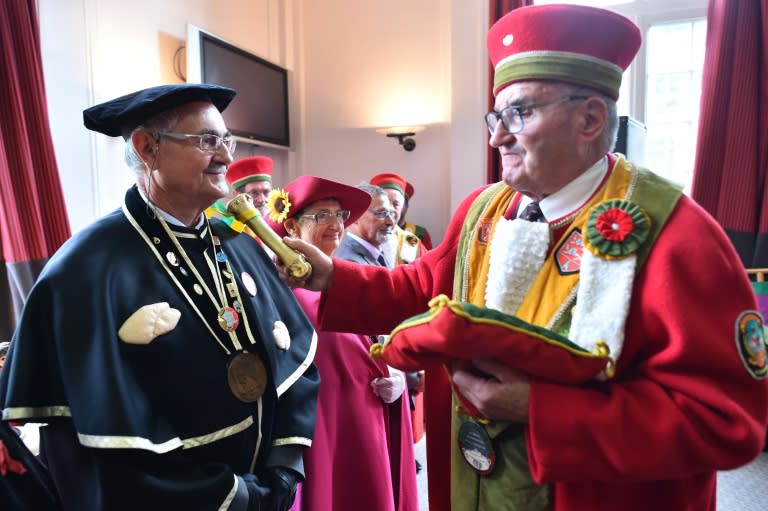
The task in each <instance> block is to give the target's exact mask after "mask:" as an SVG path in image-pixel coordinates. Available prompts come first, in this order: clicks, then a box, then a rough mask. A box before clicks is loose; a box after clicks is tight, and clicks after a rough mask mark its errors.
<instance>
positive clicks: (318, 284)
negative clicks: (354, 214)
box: [286, 5, 768, 511]
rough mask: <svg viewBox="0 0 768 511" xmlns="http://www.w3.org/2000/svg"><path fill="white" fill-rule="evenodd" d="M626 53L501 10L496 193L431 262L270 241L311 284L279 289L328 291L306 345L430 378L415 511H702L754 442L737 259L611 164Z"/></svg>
mask: <svg viewBox="0 0 768 511" xmlns="http://www.w3.org/2000/svg"><path fill="white" fill-rule="evenodd" d="M640 44H641V33H640V30H639V29H638V28H637V27H636V26H635V25H634V24H633V23H632V22H631V21H630V20H628V19H627V18H625V17H623V16H621V15H619V14H617V13H614V12H611V11H608V10H604V9H596V8H590V7H584V6H575V5H536V6H531V7H523V8H520V9H515V10H513V11H511V12H510V13H508V14H507V15H505V16H504V17H502V18H501V19H500V20H499V21H498V22H496V23H495V24H494V25H493V26H492V27H491V29H490V30H489V33H488V39H487V46H488V52H489V55H490V58H491V61H492V63H493V65H494V86H493V91H494V94H495V108H494V110H493V111H492V112H489V113H488V114H487V115H486V117H485V121H486V124H487V127H488V130H489V131H490V134H491V135H490V140H489V143H490V145H491V146H492V147H494V148H497V149H498V150H499V153H500V156H501V163H502V168H503V181H502V182H499V183H495V184H492V185H489V186H485V187H483V188H480V189H478V190H475V191H474V192H472V193H471V194H470V195H469V197H468V198H467V199H465V200H464V202H463V203H462V204H461V205H460V206H459V207H458V209H457V211H456V213H455V214H454V216H453V218H452V219H451V222H450V224H449V225H448V228H447V231H446V235H445V239H444V241H443V242H442V243H441V244H440V246H438V247H437V248H435V249H433V250H431V251H429V252H427V253H426V254H425V255H424V256H422V257H420V258H419V259H417V260H416V261H414V262H413V263H411V264H409V265H404V266H399V267H397V268H394V269H393V270H384V269H379V268H374V267H363V266H354V265H350V264H348V263H346V262H344V261H340V260H336V259H329V258H327V257H325V256H324V255H323V254H320V253H318V252H317V251H315V250H312V248H311V247H309V246H307V245H306V244H302V243H301V242H300V241H290V240H289V241H287V243H289V244H290V245H291V246H292V247H295V248H297V249H300V250H301V251H302V252H304V253H305V254H306V256H307V258H308V260H309V261H310V262H311V264H312V267H313V274H312V276H311V278H310V279H309V280H307V281H305V282H291V283H292V284H294V285H296V284H302V285H304V286H306V287H308V288H310V289H319V290H323V291H324V293H323V297H322V300H321V305H320V307H321V310H320V325H321V328H323V329H331V330H332V329H338V328H341V327H343V328H344V329H345V330H346V331H354V332H360V333H367V332H378V331H382V330H386V329H392V328H395V327H397V328H396V330H395V331H394V332H393V335H392V337H390V343H389V344H387V345H385V346H383V347H382V348H380V349H378V350H377V353H374V354H375V355H377V356H380V357H382V358H383V359H384V360H385V361H386V362H387V363H388V364H390V365H393V366H395V367H397V366H398V365H400V366H401V368H403V369H412V368H413V366H414V365H419V364H423V367H425V368H426V370H427V382H428V384H427V389H426V398H425V402H426V403H427V421H426V423H427V439H428V443H427V456H428V458H427V461H428V474H429V481H430V485H429V497H430V509H433V510H447V509H454V510H461V511H466V510H494V511H497V510H518V509H526V510H531V509H535V510H555V511H603V510H605V511H608V510H614V509H622V510H623V511H626V510H630V511H634V510H636V511H647V510H651V509H652V510H670V511H672V510H674V511H702V510H703V511H714V509H715V506H716V474H717V471H719V470H729V469H732V468H735V467H738V466H740V465H743V464H745V463H747V462H749V461H751V460H752V459H753V458H754V457H755V456H757V454H758V453H759V452H760V451H761V449H762V447H763V442H764V436H765V425H766V420H768V387H767V386H766V379H765V378H766V376H767V375H768V366H766V364H765V362H764V361H765V354H766V344H765V338H764V334H763V333H762V330H761V327H762V323H763V318H762V316H761V315H760V314H759V313H758V312H756V310H755V309H756V304H755V298H754V296H753V294H752V291H751V288H750V283H749V281H748V280H747V278H746V274H745V272H744V269H743V267H742V265H741V263H740V260H739V257H738V255H737V254H736V252H735V250H734V249H733V246H732V245H731V243H730V241H729V240H728V238H727V237H726V236H725V234H724V232H723V230H722V228H721V227H720V226H719V225H717V223H716V222H715V221H714V219H712V218H711V217H710V216H709V215H708V214H707V213H706V212H704V211H703V210H702V209H701V208H700V207H699V206H698V205H697V204H695V203H694V202H693V201H692V200H691V199H690V198H688V197H687V196H685V195H683V194H682V193H681V192H680V189H679V188H678V187H677V186H675V185H672V184H670V183H669V182H667V181H666V180H664V179H663V178H661V177H659V176H657V175H655V174H653V173H652V172H651V171H649V170H647V169H643V168H639V167H637V166H636V165H633V164H632V163H630V162H628V161H627V160H625V159H624V157H623V156H621V155H618V154H613V153H611V152H610V150H611V147H612V146H613V142H614V140H615V136H616V130H617V125H618V116H617V113H616V99H617V98H618V94H619V87H620V84H621V78H622V73H623V71H624V70H625V69H626V68H627V66H629V64H630V62H631V61H632V59H633V58H634V56H635V54H636V52H637V50H638V49H639V47H640ZM286 280H289V281H290V279H287V278H286ZM724 283H727V285H724ZM404 290H405V291H404ZM439 295H447V296H444V297H441V296H439ZM448 297H451V298H448ZM370 311H376V314H371V313H370ZM425 311H426V312H425ZM416 315H419V316H418V317H413V316H416ZM409 317H413V318H412V319H411V320H406V319H407V318H409ZM446 318H447V319H446ZM403 320H406V321H403ZM398 339H400V340H398ZM753 348H754V349H755V350H757V352H759V356H752V355H751V353H752V351H753ZM515 354H521V356H519V357H516V356H514V355H515ZM572 356H573V357H572ZM596 359H602V361H600V360H598V361H599V362H600V363H601V366H600V368H599V369H598V370H597V371H596V372H591V369H590V372H587V373H584V368H585V367H588V369H589V368H591V367H592V364H594V363H595V361H596ZM406 366H407V367H406ZM445 369H448V371H447V374H449V376H448V377H447V378H446V377H445V376H443V375H445V374H446V372H445ZM585 374H586V375H587V377H585V376H584V375H585ZM449 424H450V426H449ZM449 449H450V451H451V452H450V462H449V461H448V459H447V458H448V454H447V452H448V450H449ZM448 481H450V485H448V484H447V482H448ZM448 486H450V496H449V493H448V491H446V489H447V487H448Z"/></svg>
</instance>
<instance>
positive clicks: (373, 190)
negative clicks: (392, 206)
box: [357, 181, 389, 199]
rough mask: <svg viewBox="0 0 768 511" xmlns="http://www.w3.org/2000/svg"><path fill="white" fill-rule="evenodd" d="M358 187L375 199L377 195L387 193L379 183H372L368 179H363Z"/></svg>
mask: <svg viewBox="0 0 768 511" xmlns="http://www.w3.org/2000/svg"><path fill="white" fill-rule="evenodd" d="M357 188H359V189H361V190H362V191H364V192H365V193H367V194H368V195H370V196H371V198H372V199H375V198H376V197H380V196H382V195H387V191H386V190H385V189H384V188H382V187H380V186H377V185H372V184H371V183H369V182H368V181H363V182H362V183H360V184H358V185H357ZM387 198H389V196H388V195H387Z"/></svg>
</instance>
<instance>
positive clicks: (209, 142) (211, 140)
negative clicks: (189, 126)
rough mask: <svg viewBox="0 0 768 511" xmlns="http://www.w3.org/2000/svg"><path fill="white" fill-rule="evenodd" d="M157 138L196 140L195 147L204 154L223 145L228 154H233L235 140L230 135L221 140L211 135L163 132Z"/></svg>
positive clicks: (213, 151)
mask: <svg viewBox="0 0 768 511" xmlns="http://www.w3.org/2000/svg"><path fill="white" fill-rule="evenodd" d="M158 136H159V137H169V138H175V139H176V140H190V139H193V138H196V139H197V145H198V146H199V147H200V150H201V151H204V152H206V153H215V152H216V151H218V150H219V148H220V147H221V146H222V145H223V146H224V147H226V148H227V151H229V154H234V153H235V146H236V145H237V140H235V139H234V138H233V137H232V135H225V136H224V137H223V138H222V137H220V136H218V135H214V134H213V133H203V134H201V135H189V134H187V133H176V132H175V131H163V132H161V133H159V134H158Z"/></svg>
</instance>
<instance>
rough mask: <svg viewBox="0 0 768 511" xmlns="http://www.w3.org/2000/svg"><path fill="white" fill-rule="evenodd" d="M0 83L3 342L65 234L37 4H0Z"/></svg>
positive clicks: (8, 0) (28, 0)
mask: <svg viewBox="0 0 768 511" xmlns="http://www.w3.org/2000/svg"><path fill="white" fill-rule="evenodd" d="M0 84H2V86H0V112H2V114H1V115H0V254H2V262H1V263H2V264H0V341H3V340H8V339H10V337H11V334H12V332H13V329H14V327H15V324H16V318H17V317H18V314H19V312H20V311H21V307H22V306H23V302H24V299H25V298H26V295H27V293H28V292H29V289H30V287H31V286H32V284H33V283H34V280H35V279H36V278H37V276H38V274H39V273H40V270H41V269H42V267H43V265H44V264H45V262H46V261H47V260H48V258H49V257H50V256H51V254H53V252H55V251H56V249H58V248H59V246H61V244H62V243H63V242H64V241H65V240H66V239H67V238H68V237H69V235H70V229H69V221H68V219H67V213H66V209H65V207H64V197H63V195H62V191H61V183H60V180H59V174H58V170H57V168H56V159H55V156H54V152H53V143H52V141H51V134H50V130H49V127H48V109H47V106H46V101H45V87H44V84H43V66H42V61H41V57H40V37H39V27H38V23H37V13H36V11H35V0H3V1H2V2H0ZM41 320H45V318H41Z"/></svg>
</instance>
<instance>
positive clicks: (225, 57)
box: [187, 24, 291, 149]
mask: <svg viewBox="0 0 768 511" xmlns="http://www.w3.org/2000/svg"><path fill="white" fill-rule="evenodd" d="M187 82H190V83H215V84H218V85H224V86H225V87H231V88H233V89H235V90H236V91H237V95H236V96H235V99H234V100H232V103H231V104H230V105H229V107H227V109H226V110H225V111H224V112H223V114H222V115H223V117H224V121H225V122H226V123H227V128H228V129H229V131H231V132H232V134H233V135H235V138H237V140H238V141H242V142H249V143H252V144H258V145H265V146H270V147H278V148H283V149H289V148H290V146H291V133H290V132H291V130H290V123H289V113H288V71H287V70H286V69H285V68H283V67H280V66H278V65H277V64H274V63H272V62H269V61H268V60H265V59H263V58H261V57H258V56H256V55H254V54H252V53H249V52H247V51H245V50H244V49H242V48H239V47H237V46H235V45H234V44H232V43H229V42H227V41H225V40H224V39H221V38H220V37H217V36H215V35H213V34H211V33H209V32H206V31H205V30H203V29H201V28H199V27H196V26H194V25H191V24H189V25H187Z"/></svg>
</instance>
